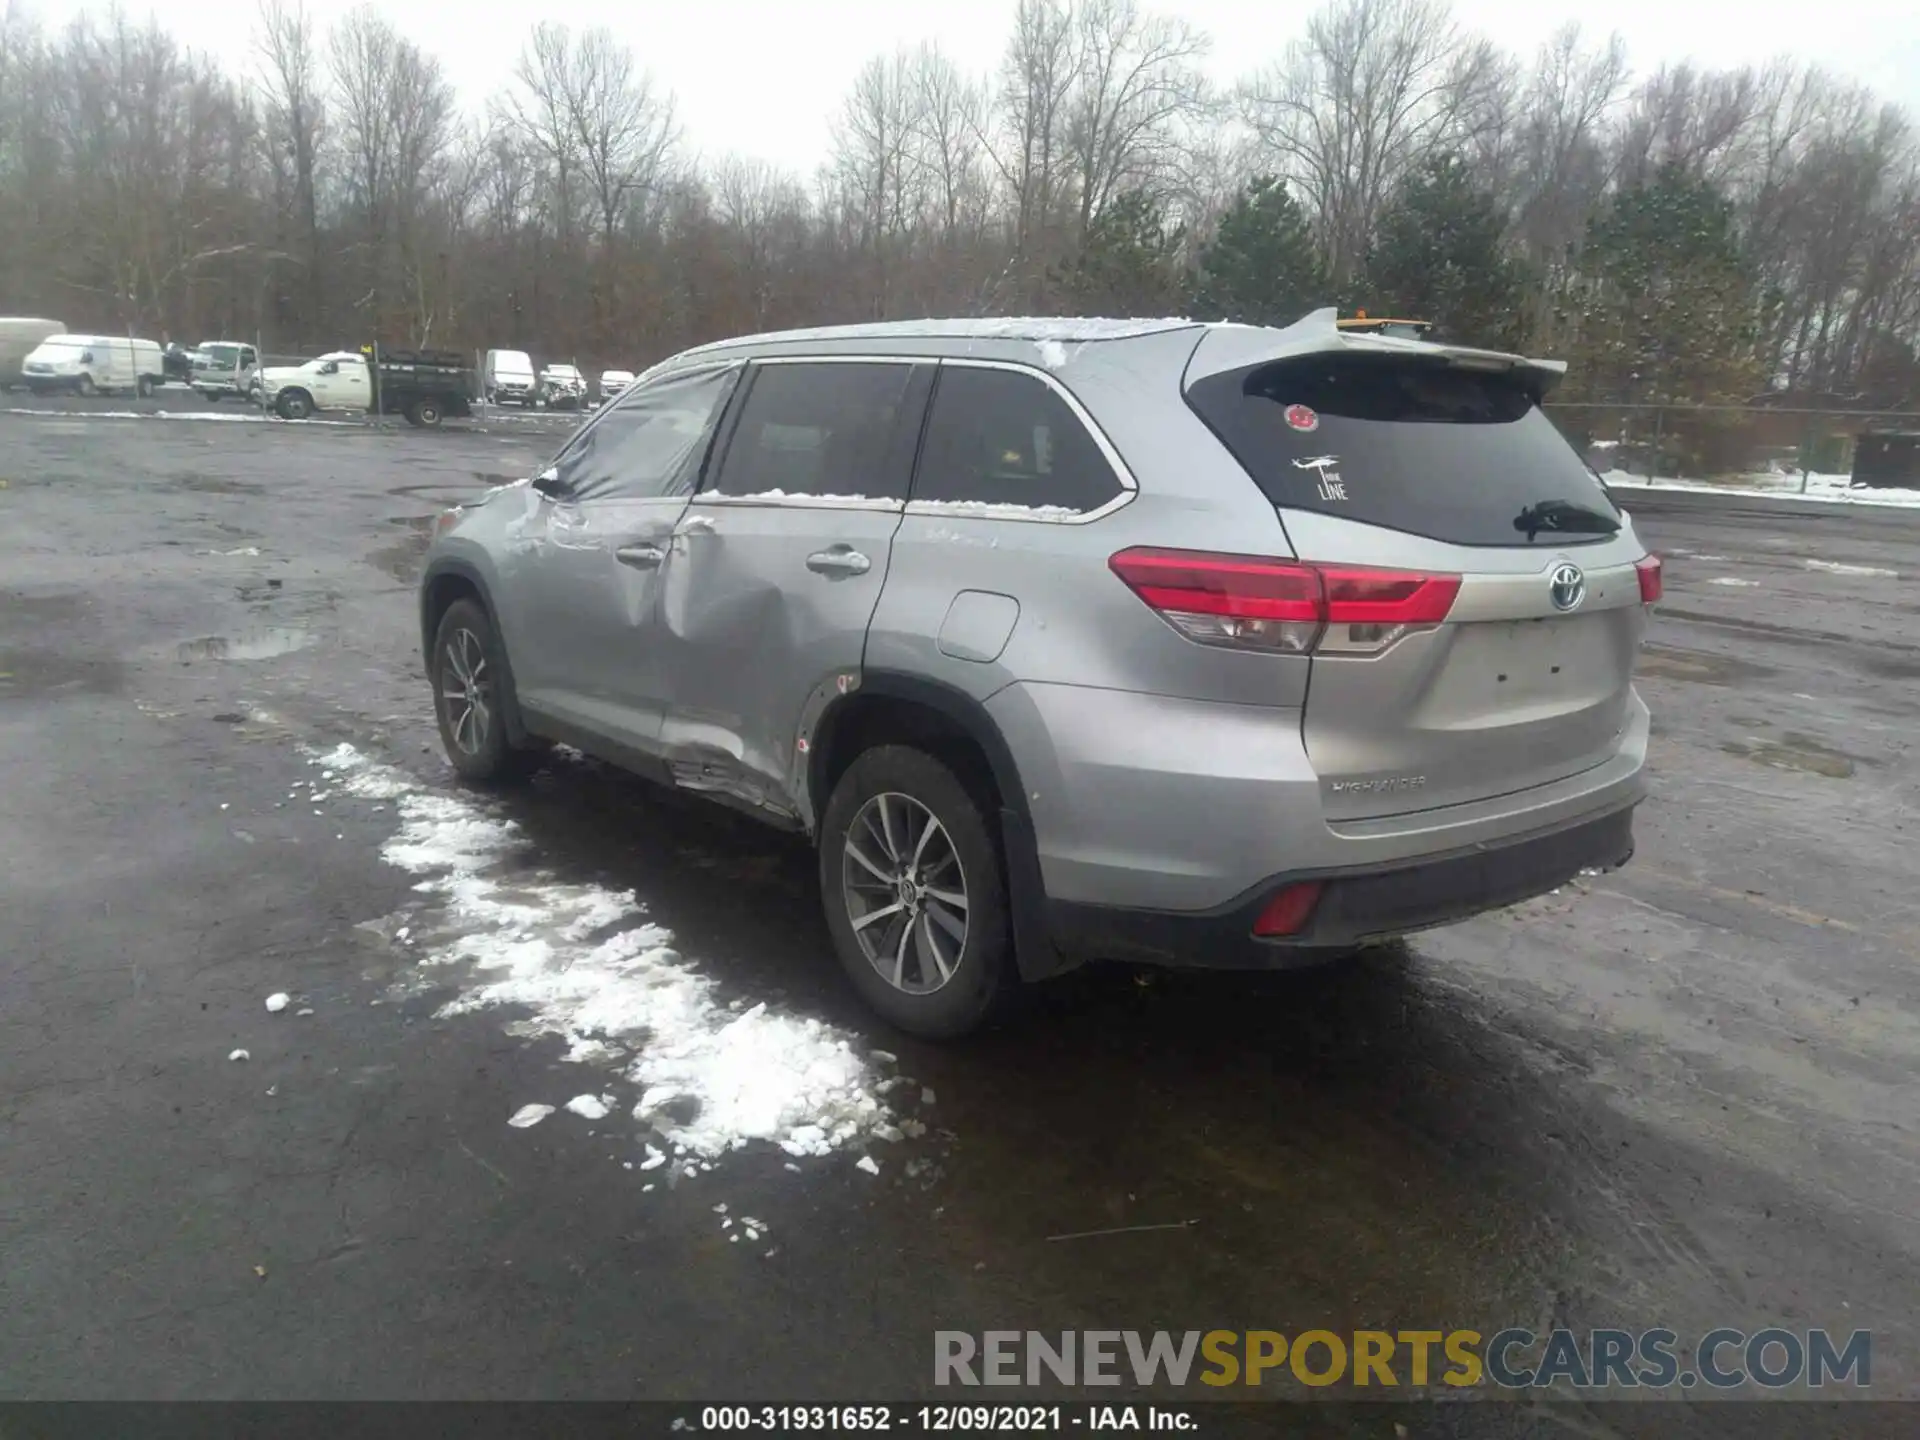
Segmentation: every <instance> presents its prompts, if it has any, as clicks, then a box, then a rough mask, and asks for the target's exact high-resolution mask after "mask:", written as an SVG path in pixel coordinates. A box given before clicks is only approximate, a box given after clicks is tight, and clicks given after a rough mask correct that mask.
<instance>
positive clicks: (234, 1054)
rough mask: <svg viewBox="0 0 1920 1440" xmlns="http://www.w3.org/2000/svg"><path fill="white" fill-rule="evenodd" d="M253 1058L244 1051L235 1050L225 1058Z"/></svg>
mask: <svg viewBox="0 0 1920 1440" xmlns="http://www.w3.org/2000/svg"><path fill="white" fill-rule="evenodd" d="M252 1058H253V1056H252V1055H251V1054H249V1053H248V1052H247V1051H245V1050H235V1051H233V1052H232V1053H231V1054H230V1055H228V1056H227V1059H229V1060H251V1059H252Z"/></svg>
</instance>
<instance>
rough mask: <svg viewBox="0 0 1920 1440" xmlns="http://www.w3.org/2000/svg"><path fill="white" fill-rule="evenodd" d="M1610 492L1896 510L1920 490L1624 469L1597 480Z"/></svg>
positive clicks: (1780, 475)
mask: <svg viewBox="0 0 1920 1440" xmlns="http://www.w3.org/2000/svg"><path fill="white" fill-rule="evenodd" d="M1600 478H1601V479H1602V480H1604V481H1605V482H1606V484H1607V488H1608V489H1609V490H1685V491H1689V492H1691V493H1693V494H1704V495H1729V496H1754V495H1764V496H1766V497H1768V498H1770V499H1778V500H1804V501H1807V502H1809V503H1812V504H1817V505H1890V506H1894V507H1898V508H1906V507H1910V506H1916V505H1920V490H1900V489H1892V488H1877V487H1874V486H1870V485H1859V486H1856V485H1855V484H1854V483H1853V477H1852V476H1851V475H1835V474H1827V473H1821V472H1819V471H1814V472H1811V473H1809V474H1808V475H1807V476H1806V486H1805V488H1804V489H1802V488H1801V476H1800V473H1799V472H1798V471H1797V470H1796V471H1793V472H1790V473H1789V472H1785V471H1771V470H1766V471H1756V472H1754V473H1753V474H1750V475H1742V476H1740V477H1739V479H1737V480H1733V481H1728V482H1726V483H1721V482H1719V481H1709V480H1678V479H1674V478H1672V477H1670V476H1665V475H1656V476H1646V475H1633V474H1629V473H1628V472H1627V471H1625V470H1609V471H1607V472H1606V474H1604V475H1602V476H1601V477H1600Z"/></svg>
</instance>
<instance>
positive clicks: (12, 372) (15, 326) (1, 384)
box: [0, 317, 67, 391]
mask: <svg viewBox="0 0 1920 1440" xmlns="http://www.w3.org/2000/svg"><path fill="white" fill-rule="evenodd" d="M66 333H67V327H66V326H64V325H62V324H61V323H60V322H59V321H58V320H28V319H24V318H20V317H0V391H4V390H11V389H13V387H14V386H16V385H24V384H25V383H26V381H25V380H24V379H23V378H22V377H21V374H20V364H21V362H22V361H24V360H25V359H26V358H27V356H28V355H30V354H32V353H33V350H34V348H35V347H36V346H37V345H39V344H40V342H41V341H43V340H45V339H47V338H48V337H49V336H53V335H64V334H66Z"/></svg>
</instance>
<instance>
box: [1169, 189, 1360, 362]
mask: <svg viewBox="0 0 1920 1440" xmlns="http://www.w3.org/2000/svg"><path fill="white" fill-rule="evenodd" d="M1192 300H1193V303H1192V309H1193V313H1194V315H1195V316H1196V317H1197V318H1198V319H1202V320H1237V321H1240V322H1242V323H1243V324H1248V325H1291V324H1292V323H1293V322H1294V321H1296V320H1298V319H1299V318H1300V317H1301V316H1302V315H1305V314H1307V313H1309V312H1310V311H1313V310H1316V309H1319V308H1321V307H1323V306H1325V305H1329V304H1331V303H1332V295H1331V292H1330V290H1329V289H1328V285H1327V279H1326V273H1325V268H1324V267H1323V266H1322V265H1321V263H1320V250H1319V247H1318V246H1317V245H1315V243H1314V239H1313V230H1312V228H1311V227H1310V226H1309V225H1308V223H1307V217H1306V215H1305V213H1304V212H1303V211H1302V210H1301V209H1300V205H1299V202H1298V201H1296V200H1295V199H1294V198H1293V196H1292V194H1291V193H1290V192H1289V191H1288V190H1287V182H1286V181H1284V180H1278V179H1275V178H1274V177H1273V176H1271V175H1261V176H1257V177H1255V178H1254V179H1252V180H1250V181H1248V182H1247V188H1246V189H1245V190H1244V191H1242V192H1241V193H1240V194H1239V195H1238V196H1237V197H1236V198H1235V199H1234V202H1233V208H1232V209H1230V210H1228V211H1227V213H1226V214H1225V215H1223V216H1221V217H1220V224H1219V227H1218V228H1217V229H1216V230H1215V231H1214V233H1213V239H1212V240H1211V241H1209V242H1208V244H1207V246H1206V248H1205V249H1204V250H1202V251H1201V252H1200V265H1199V272H1198V274H1197V275H1196V276H1195V277H1194V285H1193V297H1192Z"/></svg>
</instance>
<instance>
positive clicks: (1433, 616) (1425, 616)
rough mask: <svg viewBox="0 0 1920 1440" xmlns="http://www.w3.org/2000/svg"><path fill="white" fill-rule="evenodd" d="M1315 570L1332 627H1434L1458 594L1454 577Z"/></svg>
mask: <svg viewBox="0 0 1920 1440" xmlns="http://www.w3.org/2000/svg"><path fill="white" fill-rule="evenodd" d="M1319 570H1320V575H1321V578H1322V579H1323V580H1324V581H1325V582H1326V587H1327V620H1328V622H1329V623H1331V624H1334V625H1438V624H1439V623H1440V622H1441V621H1442V620H1444V619H1446V618H1447V612H1448V611H1449V610H1451V609H1453V597H1454V596H1456V595H1458V594H1459V593H1460V577H1459V576H1458V575H1421V574H1417V573H1415V572H1413V571H1408V570H1348V569H1344V568H1336V567H1333V566H1328V565H1322V566H1320V567H1319Z"/></svg>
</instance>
